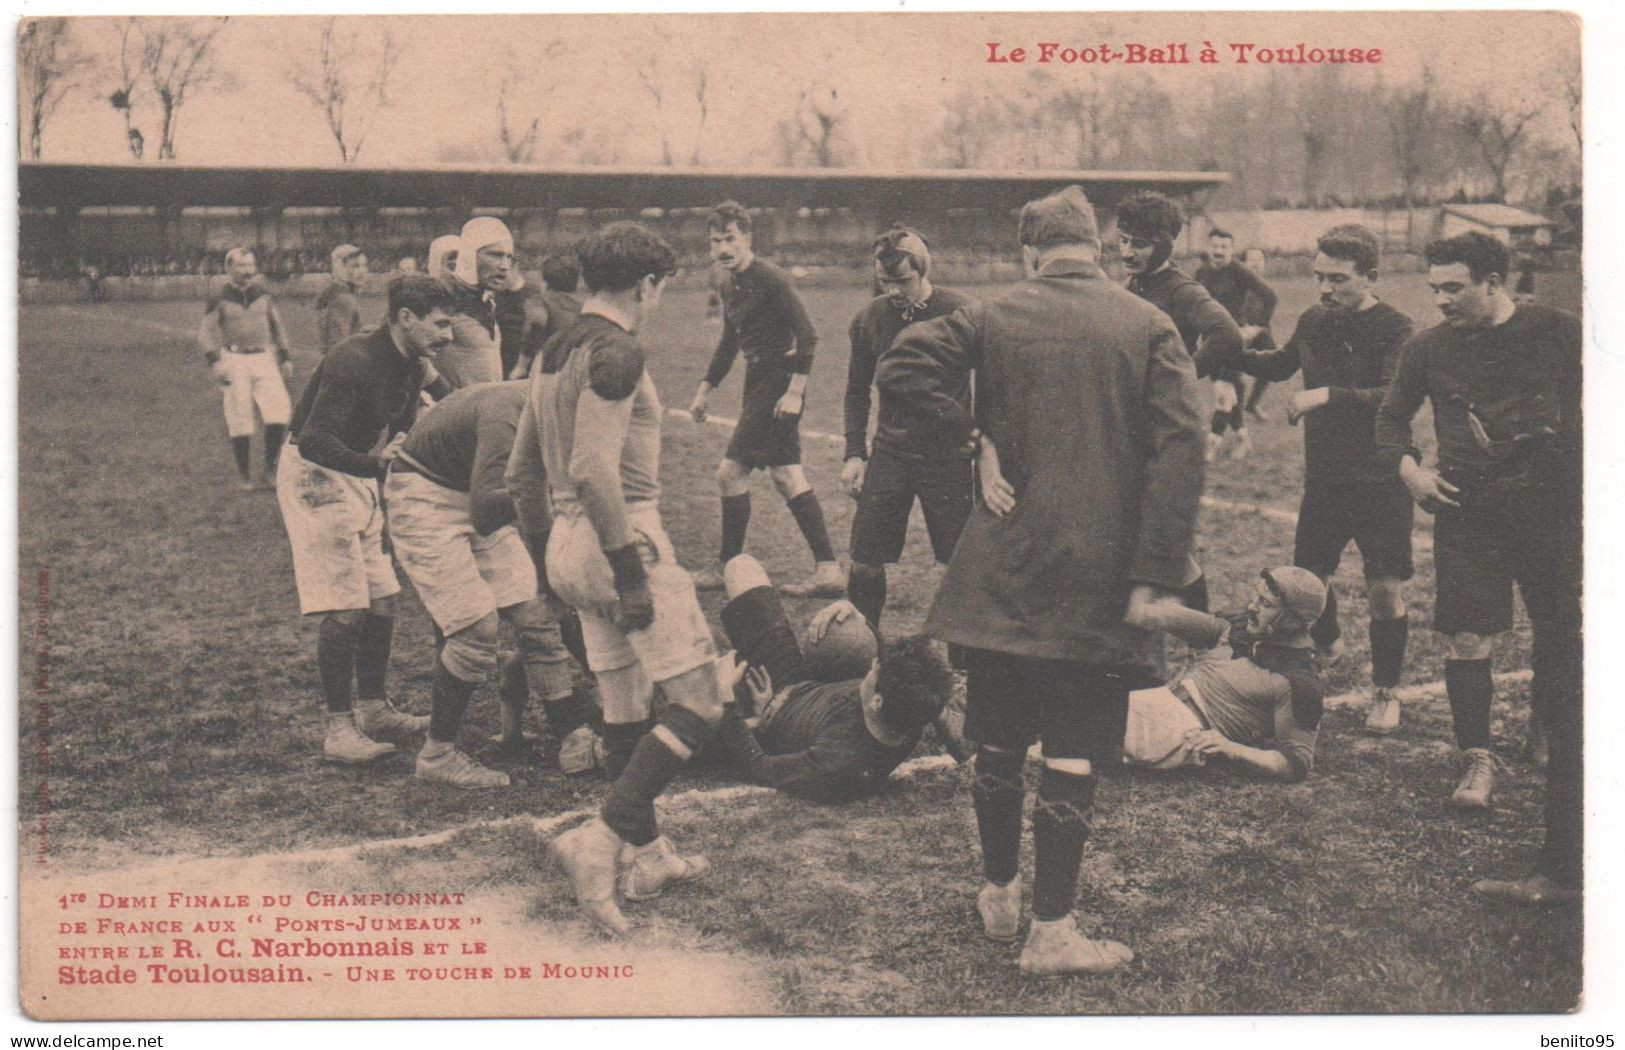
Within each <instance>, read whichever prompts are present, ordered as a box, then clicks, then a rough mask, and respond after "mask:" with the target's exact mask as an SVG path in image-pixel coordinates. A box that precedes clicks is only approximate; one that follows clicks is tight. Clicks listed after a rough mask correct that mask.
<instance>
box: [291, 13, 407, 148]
mask: <svg viewBox="0 0 1625 1050" xmlns="http://www.w3.org/2000/svg"><path fill="white" fill-rule="evenodd" d="M364 41H365V42H364ZM369 52H370V53H369ZM400 57H401V49H400V47H399V45H397V44H396V42H395V37H394V35H393V34H391V33H390V31H389V30H387V29H386V30H384V32H383V33H382V34H381V35H379V36H377V37H374V36H373V35H372V34H371V33H368V34H366V36H365V38H363V35H362V33H360V32H359V31H357V30H355V29H348V30H345V29H340V28H339V20H338V18H337V17H332V18H329V19H328V20H327V21H326V22H324V23H322V33H321V40H320V43H319V44H318V45H317V48H316V63H315V68H314V69H309V68H301V67H295V68H293V69H290V70H289V71H288V80H289V81H291V82H292V84H293V86H294V88H295V90H297V91H298V92H299V93H300V94H301V95H303V96H305V98H307V99H309V100H310V102H311V103H312V104H313V105H314V106H315V107H316V108H317V109H319V110H321V111H322V118H323V119H324V120H326V121H327V130H328V131H329V132H331V133H332V135H333V142H334V144H336V145H337V146H338V148H339V158H340V159H341V160H343V161H344V163H346V164H349V163H351V162H352V161H354V160H355V159H356V157H358V156H359V155H360V154H361V147H362V146H364V145H365V144H366V141H367V133H368V132H369V131H371V130H372V128H373V124H374V122H375V121H376V120H377V119H378V111H379V110H381V109H383V108H384V107H385V106H387V105H389V78H390V76H391V74H393V73H394V71H395V64H396V63H397V62H398V61H399V60H400Z"/></svg>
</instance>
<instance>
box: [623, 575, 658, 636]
mask: <svg viewBox="0 0 1625 1050" xmlns="http://www.w3.org/2000/svg"><path fill="white" fill-rule="evenodd" d="M620 598H621V600H620V601H619V602H617V603H616V604H615V616H614V622H615V627H616V629H617V630H619V631H620V632H621V633H622V634H631V633H632V632H634V631H643V630H647V629H648V627H649V625H650V624H652V623H654V622H655V600H654V595H653V594H651V593H649V581H648V580H646V579H645V580H642V581H640V582H638V583H635V584H633V585H632V586H630V587H628V588H627V589H626V590H624V591H621V592H620Z"/></svg>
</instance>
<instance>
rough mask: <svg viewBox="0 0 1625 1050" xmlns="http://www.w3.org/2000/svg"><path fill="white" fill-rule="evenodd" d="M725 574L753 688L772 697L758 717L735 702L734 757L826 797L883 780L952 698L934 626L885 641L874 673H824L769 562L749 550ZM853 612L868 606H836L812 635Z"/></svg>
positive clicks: (729, 627)
mask: <svg viewBox="0 0 1625 1050" xmlns="http://www.w3.org/2000/svg"><path fill="white" fill-rule="evenodd" d="M723 575H724V576H725V577H726V580H727V585H728V604H727V605H725V606H723V608H722V626H723V629H724V630H726V631H727V632H728V640H729V641H730V642H731V643H732V644H733V646H734V648H735V649H736V650H737V652H738V654H739V658H740V660H741V661H743V663H745V664H748V665H750V668H751V672H752V673H751V677H753V678H757V681H758V682H759V683H761V684H759V685H757V686H755V687H754V688H753V693H756V694H757V695H758V696H759V697H760V699H759V703H760V704H761V705H762V706H761V707H760V709H759V711H758V716H757V717H756V718H754V719H752V722H753V724H750V725H747V723H746V720H745V719H744V718H742V717H741V716H740V715H739V713H738V712H737V711H736V710H735V709H734V706H733V705H729V711H728V713H727V714H725V715H724V716H723V720H722V731H721V743H722V746H723V748H724V750H725V751H726V752H727V753H728V756H729V758H730V759H731V760H732V761H733V763H734V765H735V766H736V767H737V768H738V769H739V770H740V772H741V773H742V774H743V775H744V776H745V777H746V778H747V779H748V780H751V781H752V782H754V783H757V784H763V785H766V786H768V787H773V788H778V789H779V790H781V791H786V792H789V793H791V794H795V795H800V796H803V797H805V798H811V799H815V800H817V801H822V802H837V801H844V800H847V799H852V798H857V797H860V796H862V795H865V794H868V793H870V792H873V791H874V790H876V789H877V788H879V787H880V786H881V785H882V784H884V783H885V781H886V778H887V777H888V776H889V775H890V774H891V771H892V770H894V769H896V768H897V766H898V765H900V764H901V763H902V762H903V761H904V760H905V759H907V758H908V756H909V755H910V754H912V753H913V751H914V748H915V747H916V745H918V744H919V742H920V737H921V736H922V735H923V733H924V731H925V727H926V725H927V724H928V723H930V722H931V720H932V719H934V718H936V717H937V715H938V714H939V713H940V712H941V711H942V709H943V706H944V705H945V703H946V702H947V699H948V694H949V691H950V690H951V688H952V684H953V683H952V676H951V672H950V671H949V670H948V665H947V662H946V661H945V660H944V658H943V655H942V653H941V652H939V651H938V648H937V646H936V645H935V644H934V643H933V642H932V641H931V640H930V639H929V638H927V637H925V636H924V635H912V636H910V637H906V638H898V639H893V640H890V641H885V642H883V643H882V644H881V647H880V653H879V655H878V656H877V657H876V659H875V661H874V665H873V666H872V667H871V668H870V670H869V674H868V675H867V676H866V677H864V678H862V679H853V680H850V681H845V682H819V681H815V680H813V677H812V675H811V674H810V673H809V671H808V668H807V665H806V663H805V662H804V660H803V658H802V651H801V647H800V644H799V643H798V642H797V640H796V634H795V631H794V629H792V628H791V626H790V621H789V619H788V618H787V617H786V616H785V613H784V603H783V600H782V599H781V598H780V597H779V595H778V593H777V592H776V591H774V590H773V585H772V581H771V580H769V579H768V575H767V571H766V570H765V569H763V568H762V565H761V563H760V562H758V561H757V560H756V559H755V558H752V557H751V556H750V555H748V554H742V555H740V556H739V557H737V558H735V559H733V560H732V561H730V562H729V563H728V564H727V565H726V566H725V567H724V569H723ZM852 615H861V614H860V613H858V612H857V610H856V609H854V608H853V607H852V605H851V604H850V603H846V602H836V603H835V604H833V605H831V606H828V607H826V608H825V609H823V610H821V611H820V612H819V613H818V615H816V616H814V617H813V621H812V623H811V624H810V625H809V627H808V636H809V638H812V639H815V640H816V639H817V638H818V637H819V636H820V634H821V633H822V630H823V628H825V627H827V626H828V624H830V623H831V622H833V621H834V620H836V619H838V618H843V617H848V616H852ZM736 673H737V672H736ZM757 676H759V678H758V677H757Z"/></svg>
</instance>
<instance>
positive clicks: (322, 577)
mask: <svg viewBox="0 0 1625 1050" xmlns="http://www.w3.org/2000/svg"><path fill="white" fill-rule="evenodd" d="M276 501H277V505H278V506H279V507H281V508H282V524H283V526H284V527H285V528H286V529H287V530H288V543H289V544H290V545H291V546H292V547H293V578H294V583H295V584H296V585H297V586H298V588H299V611H300V612H302V613H306V614H309V613H321V612H340V611H343V610H346V609H365V608H367V607H368V606H369V605H371V604H372V603H373V602H374V601H376V600H378V599H379V598H387V597H389V596H390V595H392V594H399V593H400V590H401V583H400V581H399V580H398V579H396V578H395V567H394V566H393V565H391V564H390V563H389V555H387V554H385V553H384V512H383V508H382V507H381V506H379V500H378V483H377V482H376V481H373V480H372V479H371V478H358V477H355V476H354V475H352V474H343V473H340V472H339V471H336V470H328V469H327V468H326V467H322V466H317V465H316V464H315V463H311V462H309V461H308V460H306V459H305V458H304V457H303V456H301V455H300V454H299V446H297V445H288V446H287V447H285V448H284V449H283V450H282V456H281V458H280V459H279V460H278V461H277V469H276Z"/></svg>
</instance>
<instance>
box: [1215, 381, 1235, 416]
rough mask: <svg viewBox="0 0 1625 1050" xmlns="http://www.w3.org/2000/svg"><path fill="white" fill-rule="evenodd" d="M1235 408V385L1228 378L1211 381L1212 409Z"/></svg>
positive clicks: (1224, 410) (1230, 409)
mask: <svg viewBox="0 0 1625 1050" xmlns="http://www.w3.org/2000/svg"><path fill="white" fill-rule="evenodd" d="M1235 409H1236V385H1235V384H1234V383H1232V382H1230V380H1228V379H1215V380H1214V381H1213V411H1215V412H1234V411H1235Z"/></svg>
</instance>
